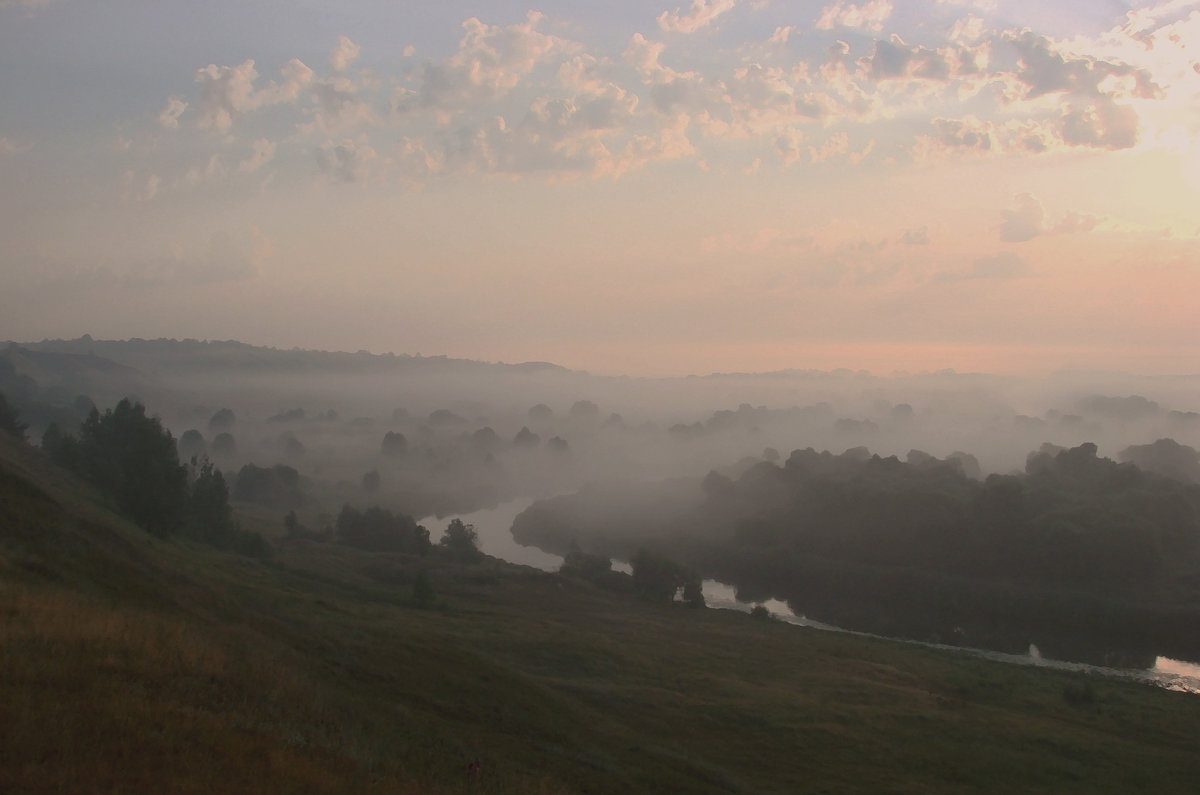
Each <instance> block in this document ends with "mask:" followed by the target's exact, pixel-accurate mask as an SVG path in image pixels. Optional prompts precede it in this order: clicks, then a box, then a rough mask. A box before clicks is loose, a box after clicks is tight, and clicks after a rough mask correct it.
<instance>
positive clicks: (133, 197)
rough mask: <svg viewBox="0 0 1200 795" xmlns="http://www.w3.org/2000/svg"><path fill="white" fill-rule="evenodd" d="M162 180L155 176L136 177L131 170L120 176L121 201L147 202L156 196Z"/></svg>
mask: <svg viewBox="0 0 1200 795" xmlns="http://www.w3.org/2000/svg"><path fill="white" fill-rule="evenodd" d="M161 185H162V178H161V177H159V176H158V175H157V174H147V175H146V176H144V177H142V176H138V175H137V174H135V173H134V172H133V170H127V171H125V173H123V174H122V175H121V199H122V200H123V201H137V202H148V201H150V200H151V199H153V198H154V197H155V196H157V195H158V189H159V187H160V186H161Z"/></svg>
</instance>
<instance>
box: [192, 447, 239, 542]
mask: <svg viewBox="0 0 1200 795" xmlns="http://www.w3.org/2000/svg"><path fill="white" fill-rule="evenodd" d="M189 513H190V514H191V518H192V519H193V520H194V521H195V523H196V525H197V532H198V535H199V537H200V538H202V539H205V540H207V541H209V542H212V543H217V544H218V545H220V544H221V543H224V541H225V539H227V538H228V537H229V536H230V534H231V532H232V530H233V529H234V525H233V508H231V507H230V505H229V487H228V486H227V485H226V484H225V476H224V475H222V474H221V471H220V470H219V469H217V468H216V467H214V466H213V464H212V462H211V461H207V460H206V461H204V463H203V464H201V465H200V469H199V470H198V471H197V473H196V481H195V483H193V484H192V498H191V504H190V511H189Z"/></svg>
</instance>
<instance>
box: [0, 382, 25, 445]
mask: <svg viewBox="0 0 1200 795" xmlns="http://www.w3.org/2000/svg"><path fill="white" fill-rule="evenodd" d="M28 427H29V426H28V425H26V424H25V423H23V422H21V420H20V417H19V415H18V414H17V410H16V409H15V408H13V407H12V406H10V405H9V403H8V399H7V398H5V397H4V393H2V392H0V432H3V433H7V434H8V435H9V436H11V437H13V438H14V439H18V440H20V441H25V430H26V429H27V428H28Z"/></svg>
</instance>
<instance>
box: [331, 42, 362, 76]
mask: <svg viewBox="0 0 1200 795" xmlns="http://www.w3.org/2000/svg"><path fill="white" fill-rule="evenodd" d="M358 51H359V47H358V45H357V44H355V43H354V42H353V41H351V40H350V39H349V38H348V37H346V36H338V42H337V45H336V46H334V48H333V51H332V52H330V53H329V68H330V69H332V70H333V71H335V72H344V71H345V70H346V67H348V66H349V65H350V64H351V63H353V62H354V61H356V60H357V59H358Z"/></svg>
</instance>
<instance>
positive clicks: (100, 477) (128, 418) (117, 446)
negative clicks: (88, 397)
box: [42, 400, 270, 558]
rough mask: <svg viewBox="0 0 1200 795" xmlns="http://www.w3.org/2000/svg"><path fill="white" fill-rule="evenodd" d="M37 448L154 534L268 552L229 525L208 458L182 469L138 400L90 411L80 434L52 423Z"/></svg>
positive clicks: (225, 497)
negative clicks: (177, 534)
mask: <svg viewBox="0 0 1200 795" xmlns="http://www.w3.org/2000/svg"><path fill="white" fill-rule="evenodd" d="M42 448H43V449H44V450H45V451H46V453H47V454H48V455H49V456H50V457H51V458H52V459H53V460H54V461H55V462H56V463H58V464H60V465H61V466H63V467H65V468H66V469H69V470H71V471H72V472H75V473H76V474H77V475H79V476H80V477H82V478H84V479H85V480H87V481H89V482H90V483H92V484H93V485H94V486H96V487H97V488H98V489H99V490H100V491H101V492H103V493H104V494H106V495H108V496H109V497H110V498H111V499H112V500H113V501H114V503H115V506H116V508H117V510H118V511H119V512H120V513H122V514H124V515H125V516H127V517H129V518H130V519H131V520H133V521H134V522H135V523H136V524H138V525H139V526H140V527H142V528H143V529H145V530H147V531H149V532H151V533H153V534H155V535H157V536H160V537H164V536H168V535H171V534H173V533H178V532H183V533H186V534H188V535H190V536H192V537H194V538H197V539H199V540H202V541H205V542H207V543H210V544H213V545H214V546H217V547H220V548H222V549H229V550H232V551H236V552H240V553H242V554H248V555H253V556H255V557H263V558H265V557H268V556H269V555H270V546H269V545H268V544H267V542H266V541H265V540H264V539H263V538H262V536H260V535H259V534H257V533H249V532H246V531H243V530H242V529H241V528H240V527H239V526H238V525H237V523H236V522H234V520H233V511H232V509H231V507H230V505H229V488H228V486H227V484H226V482H225V478H224V476H223V475H222V474H221V472H220V471H219V470H218V469H216V468H215V467H214V466H213V465H212V463H210V462H208V461H206V460H200V459H196V460H193V461H192V462H190V464H189V465H184V464H181V463H180V461H179V455H178V453H177V451H176V446H175V440H174V438H173V437H172V436H171V434H170V432H169V431H167V430H166V429H165V428H164V427H163V425H162V423H161V422H160V421H159V420H158V419H157V418H155V417H151V416H149V415H147V413H146V408H145V406H143V405H142V404H140V403H135V402H132V401H130V400H122V401H120V402H119V403H117V405H116V406H114V407H113V408H111V409H107V410H106V411H105V412H104V413H103V414H101V413H100V412H99V411H97V410H93V411H92V412H91V413H90V414H89V415H88V417H87V419H86V420H84V421H83V424H82V425H81V426H80V428H79V431H78V433H77V434H69V433H66V432H64V431H63V430H62V429H60V428H59V426H58V425H57V424H51V425H50V426H49V427H48V428H47V429H46V432H45V433H44V434H43V436H42Z"/></svg>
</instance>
